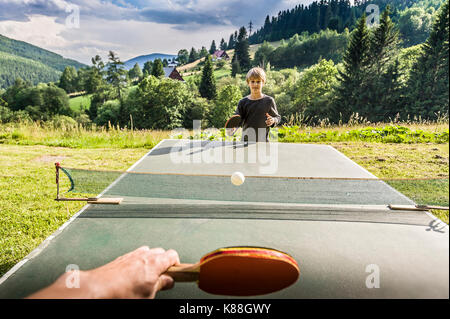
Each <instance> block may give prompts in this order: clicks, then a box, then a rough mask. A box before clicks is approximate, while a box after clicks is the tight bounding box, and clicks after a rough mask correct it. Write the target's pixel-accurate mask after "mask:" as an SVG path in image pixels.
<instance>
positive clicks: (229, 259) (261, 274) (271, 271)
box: [165, 247, 300, 296]
mask: <svg viewBox="0 0 450 319" xmlns="http://www.w3.org/2000/svg"><path fill="white" fill-rule="evenodd" d="M165 274H166V275H169V276H171V277H172V278H173V279H174V281H176V282H193V281H196V282H197V284H198V287H199V288H200V289H202V290H203V291H206V292H208V293H211V294H216V295H228V296H255V295H263V294H268V293H272V292H275V291H278V290H281V289H283V288H286V287H288V286H290V285H291V284H293V283H294V282H296V281H297V279H298V277H299V275H300V269H299V267H298V264H297V262H296V261H295V259H294V258H292V257H291V256H289V255H288V254H286V253H283V252H281V251H278V250H275V249H270V248H262V247H226V248H220V249H217V250H215V251H213V252H211V253H208V254H206V255H205V256H203V257H202V258H201V259H200V261H199V262H198V263H196V264H180V265H176V266H172V267H170V268H169V269H168V270H167V272H166V273H165Z"/></svg>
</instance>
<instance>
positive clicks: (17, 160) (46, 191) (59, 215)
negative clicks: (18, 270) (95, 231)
mask: <svg viewBox="0 0 450 319" xmlns="http://www.w3.org/2000/svg"><path fill="white" fill-rule="evenodd" d="M146 152H148V149H143V148H136V149H115V148H110V149H94V150H92V149H71V148H61V147H48V146H14V145H0V275H3V274H4V273H5V272H6V271H7V270H8V269H10V268H11V267H12V266H13V265H14V264H16V263H17V262H18V261H20V260H21V259H22V258H23V257H25V256H26V255H27V254H28V253H30V252H31V251H32V250H33V249H34V248H36V247H37V246H38V245H39V244H40V243H41V242H42V241H43V240H44V239H45V238H46V237H48V236H49V235H51V234H52V233H53V232H54V231H55V230H56V229H58V228H59V227H60V226H61V225H62V224H63V223H64V222H66V221H67V220H68V219H69V218H70V217H71V216H72V215H73V214H75V213H76V212H77V211H78V210H79V209H80V208H81V207H83V205H84V204H83V203H77V202H56V201H55V200H54V198H56V184H55V166H54V163H55V162H60V163H61V164H62V165H69V166H75V167H80V168H85V169H93V168H95V169H100V170H105V169H110V170H125V169H127V168H129V167H130V166H131V165H132V164H133V163H135V162H136V161H137V160H138V159H139V158H141V157H142V156H143V155H144V154H145V153H146Z"/></svg>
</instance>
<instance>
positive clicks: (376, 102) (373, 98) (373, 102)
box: [357, 5, 401, 122]
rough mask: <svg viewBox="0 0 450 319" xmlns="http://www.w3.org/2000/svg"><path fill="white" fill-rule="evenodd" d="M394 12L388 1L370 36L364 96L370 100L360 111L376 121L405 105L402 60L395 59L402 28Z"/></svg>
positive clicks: (362, 85) (391, 116)
mask: <svg viewBox="0 0 450 319" xmlns="http://www.w3.org/2000/svg"><path fill="white" fill-rule="evenodd" d="M390 13H391V11H390V6H389V5H388V6H387V7H386V9H385V10H384V12H383V14H382V16H381V18H380V24H379V26H378V27H376V28H375V29H374V31H373V34H372V36H371V37H370V40H369V43H370V44H369V46H370V48H369V52H368V55H367V65H366V68H365V69H363V71H364V74H365V75H364V81H362V82H361V88H362V90H361V98H362V99H363V100H364V101H366V103H362V104H361V105H360V107H359V109H358V110H357V111H358V113H359V114H360V115H361V116H362V117H365V118H367V119H369V120H370V121H372V122H379V121H384V120H386V119H388V118H389V117H390V118H393V117H394V116H395V115H396V114H397V113H398V112H399V111H400V107H401V105H399V102H400V101H399V97H398V94H399V90H400V82H399V77H400V74H399V63H398V61H397V62H395V61H396V60H395V58H396V56H397V55H398V52H399V32H398V30H397V29H396V28H395V26H394V24H393V23H392V21H391V19H390V17H389V15H390ZM393 63H394V64H393ZM391 94H392V95H391Z"/></svg>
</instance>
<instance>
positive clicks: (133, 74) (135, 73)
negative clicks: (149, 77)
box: [128, 63, 143, 80]
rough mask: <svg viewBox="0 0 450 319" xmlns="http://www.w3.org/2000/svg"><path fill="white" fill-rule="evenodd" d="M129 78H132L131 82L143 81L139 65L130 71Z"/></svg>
mask: <svg viewBox="0 0 450 319" xmlns="http://www.w3.org/2000/svg"><path fill="white" fill-rule="evenodd" d="M128 76H129V77H130V79H131V80H134V79H136V78H137V79H138V80H140V79H142V77H143V73H142V70H141V68H140V67H139V64H137V63H136V64H135V65H134V67H133V68H132V69H130V70H129V71H128Z"/></svg>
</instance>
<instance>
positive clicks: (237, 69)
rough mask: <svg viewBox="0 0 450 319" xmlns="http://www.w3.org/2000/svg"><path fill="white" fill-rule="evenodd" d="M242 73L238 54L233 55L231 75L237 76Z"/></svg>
mask: <svg viewBox="0 0 450 319" xmlns="http://www.w3.org/2000/svg"><path fill="white" fill-rule="evenodd" d="M240 73H241V67H240V66H239V61H238V60H237V54H236V53H235V54H234V55H233V59H231V76H232V77H234V78H235V77H236V75H237V74H240Z"/></svg>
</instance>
